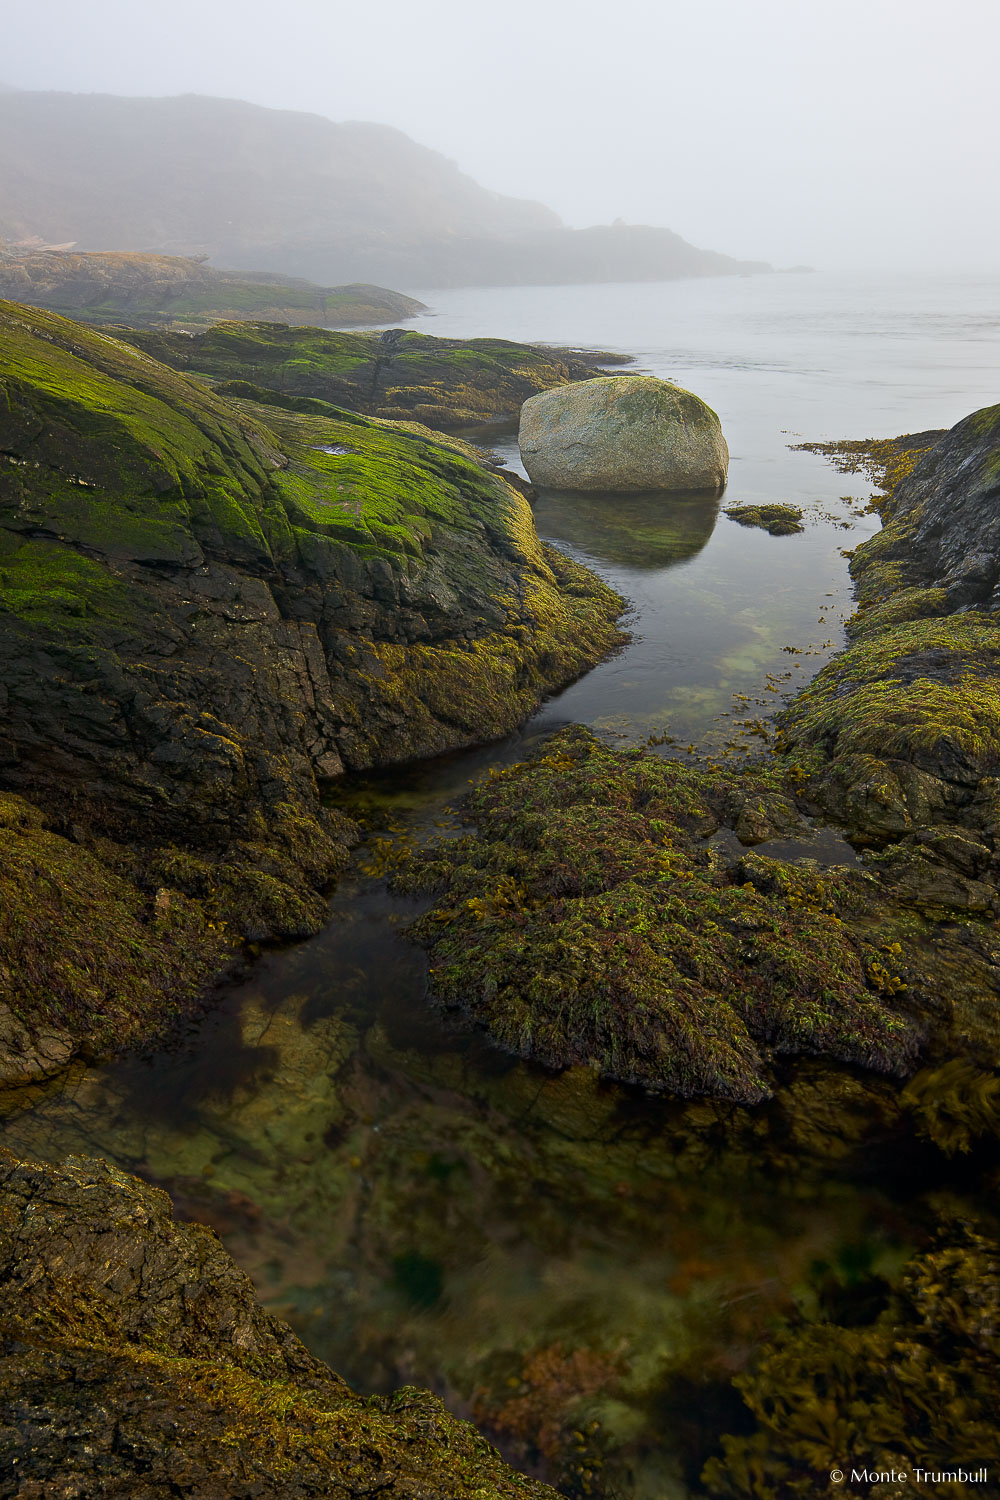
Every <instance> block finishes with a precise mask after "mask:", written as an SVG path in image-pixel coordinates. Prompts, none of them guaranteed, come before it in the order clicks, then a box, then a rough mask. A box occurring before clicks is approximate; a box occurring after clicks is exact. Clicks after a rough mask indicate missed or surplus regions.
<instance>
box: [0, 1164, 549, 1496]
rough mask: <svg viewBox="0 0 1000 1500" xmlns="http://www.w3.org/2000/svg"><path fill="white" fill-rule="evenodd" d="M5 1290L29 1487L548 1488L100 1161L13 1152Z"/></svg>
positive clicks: (3, 1170)
mask: <svg viewBox="0 0 1000 1500" xmlns="http://www.w3.org/2000/svg"><path fill="white" fill-rule="evenodd" d="M0 1283H2V1288H3V1289H2V1291H0V1369H2V1378H3V1388H4V1411H3V1416H2V1417H0V1460H2V1464H3V1468H4V1471H5V1472H6V1473H7V1475H8V1477H9V1478H12V1479H13V1481H14V1483H15V1485H16V1492H17V1493H18V1494H19V1495H22V1496H26V1497H31V1496H38V1497H41V1496H43V1495H52V1494H55V1493H59V1494H76V1495H81V1496H82V1495H87V1496H88V1497H89V1496H95V1497H97V1496H112V1495H115V1496H118V1495H124V1494H126V1493H127V1494H130V1495H140V1494H141V1495H143V1496H149V1497H154V1496H161V1495H162V1496H170V1495H177V1494H191V1495H194V1494H199V1495H209V1494H211V1495H212V1496H213V1497H219V1500H226V1497H233V1500H236V1497H240V1500H242V1497H244V1496H247V1495H250V1494H253V1495H255V1496H259V1497H261V1500H264V1497H270V1496H274V1497H275V1500H277V1497H279V1496H280V1497H282V1500H286V1497H296V1500H307V1497H310V1496H317V1497H319V1496H338V1497H340V1496H343V1497H344V1500H348V1497H351V1496H362V1495H371V1494H375V1493H384V1492H388V1493H393V1494H398V1495H408V1496H409V1495H412V1496H417V1495H419V1496H421V1497H425V1500H445V1497H455V1500H458V1497H462V1500H468V1497H481V1500H515V1497H522V1500H531V1497H536V1500H543V1497H545V1496H552V1495H554V1491H552V1490H550V1489H549V1488H548V1487H547V1486H546V1485H543V1484H540V1483H538V1482H536V1481H534V1480H531V1479H528V1478H526V1477H525V1476H523V1475H521V1474H517V1473H515V1472H514V1471H513V1470H511V1469H509V1468H508V1467H507V1466H506V1465H505V1464H504V1463H503V1462H502V1460H501V1459H500V1456H499V1455H498V1454H497V1453H496V1451H495V1450H494V1449H493V1448H491V1447H490V1446H489V1444H488V1443H487V1442H486V1441H485V1440H484V1439H483V1438H481V1437H480V1436H479V1435H478V1433H477V1432H476V1431H475V1429H474V1428H472V1427H471V1426H470V1425H469V1424H468V1423H466V1422H460V1421H458V1420H457V1419H456V1418H455V1417H453V1416H451V1415H450V1413H449V1412H447V1411H446V1410H445V1408H444V1407H443V1406H442V1404H441V1403H440V1401H438V1400H437V1399H436V1398H435V1397H433V1396H431V1395H430V1394H429V1393H428V1392H426V1391H420V1390H415V1389H410V1388H407V1389H403V1390H400V1391H397V1392H395V1394H393V1395H391V1396H388V1397H371V1398H368V1399H366V1398H364V1397H361V1396H358V1395H356V1394H355V1393H354V1392H353V1391H352V1390H351V1389H350V1387H349V1386H348V1385H347V1384H346V1383H345V1382H344V1381H343V1380H341V1379H340V1378H339V1376H337V1375H335V1374H334V1373H333V1371H332V1370H330V1369H329V1368H328V1367H327V1366H325V1365H323V1364H322V1363H321V1362H320V1361H319V1360H317V1359H314V1358H313V1357H312V1356H311V1355H310V1354H309V1353H308V1352H307V1351H306V1349H305V1348H304V1347H303V1345H302V1344H300V1343H299V1341H298V1339H297V1338H295V1336H294V1335H293V1334H292V1332H291V1330H290V1329H289V1328H288V1327H287V1326H286V1325H285V1324H283V1323H281V1322H279V1321H278V1319H277V1318H274V1317H272V1316H271V1315H270V1314H268V1313H266V1312H264V1310H263V1309H262V1308H261V1307H260V1305H259V1304H258V1302H257V1301H256V1298H255V1296H254V1292H253V1288H252V1286H251V1284H250V1281H249V1280H248V1278H247V1277H246V1276H245V1275H243V1273H242V1272H240V1271H238V1270H237V1269H236V1267H235V1265H234V1264H233V1262H232V1261H231V1260H230V1258H229V1256H228V1255H227V1254H226V1252H225V1250H224V1249H223V1248H222V1245H221V1243H220V1241H219V1240H218V1238H217V1237H216V1235H215V1234H214V1233H213V1232H212V1231H211V1230H209V1229H205V1228H203V1227H201V1226H200V1225H194V1224H179V1223H177V1222H176V1221H175V1220H174V1219H173V1217H172V1213H171V1207H170V1201H169V1199H168V1198H167V1196H166V1194H165V1193H163V1192H160V1191H159V1190H158V1189H156V1188H151V1187H148V1186H146V1185H145V1184H144V1183H141V1182H139V1181H138V1180H137V1179H136V1178H134V1177H129V1176H127V1175H126V1174H124V1173H122V1172H118V1171H116V1170H115V1169H114V1168H113V1167H109V1166H108V1165H107V1164H106V1163H105V1162H101V1161H91V1160H87V1159H86V1158H80V1157H77V1158H70V1160H69V1161H68V1162H66V1163H65V1164H64V1165H63V1166H62V1167H60V1168H52V1167H43V1166H39V1165H36V1164H33V1163H28V1162H19V1161H17V1160H16V1159H15V1158H14V1157H12V1156H11V1155H10V1154H9V1153H8V1152H0Z"/></svg>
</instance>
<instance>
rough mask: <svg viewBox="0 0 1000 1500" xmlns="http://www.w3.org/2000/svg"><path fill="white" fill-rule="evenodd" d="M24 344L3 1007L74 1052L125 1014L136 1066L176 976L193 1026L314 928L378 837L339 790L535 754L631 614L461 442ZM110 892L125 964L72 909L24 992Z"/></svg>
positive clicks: (1, 524) (18, 354)
mask: <svg viewBox="0 0 1000 1500" xmlns="http://www.w3.org/2000/svg"><path fill="white" fill-rule="evenodd" d="M0 343H2V347H3V352H4V374H3V390H4V393H5V398H6V399H5V404H4V405H3V407H2V409H0V450H2V455H3V456H2V459H0V658H2V665H0V700H2V705H3V711H4V719H3V739H2V742H0V762H2V764H0V773H2V780H3V784H4V786H5V787H6V788H7V789H8V790H10V791H11V792H14V793H16V794H17V795H18V796H19V797H20V798H21V799H22V803H21V811H20V812H19V813H18V814H17V816H16V817H15V818H14V823H15V825H16V827H12V828H11V829H10V830H9V831H7V832H6V833H5V835H4V836H5V838H6V839H7V842H8V844H10V843H11V842H12V841H14V842H17V843H18V846H19V848H20V849H21V850H22V854H23V855H24V858H25V860H26V861H27V864H26V875H27V879H26V881H24V880H17V879H16V878H15V877H14V873H13V866H8V870H7V875H8V877H9V878H8V879H7V885H6V891H7V897H8V899H7V902H6V904H5V905H4V907H3V915H2V919H0V998H2V999H3V1000H4V1001H5V1002H6V1003H7V1004H8V1005H9V1007H10V1008H11V1010H12V1011H13V1012H14V1013H15V1015H17V1017H18V1018H19V1020H20V1021H21V1023H22V1024H23V1025H26V1026H27V1027H28V1029H29V1031H31V1030H33V1028H35V1027H36V1026H40V1025H44V1026H46V1027H54V1028H55V1029H56V1030H57V1031H60V1032H62V1033H65V1034H72V1035H75V1036H77V1038H78V1041H79V1042H80V1043H81V1044H82V1042H83V1040H84V1039H85V1038H86V1037H87V1036H88V1035H90V1033H91V1032H92V1030H93V1027H94V1026H95V1025H98V1029H102V1028H103V1030H104V1031H107V1030H108V1027H107V1026H106V1025H105V1023H104V1022H103V1021H101V1022H100V1023H98V1020H97V1019H96V1018H98V1017H100V1016H105V1017H106V1016H108V1015H120V1016H121V1017H122V1019H123V1021H124V1024H125V1035H124V1036H122V1037H121V1038H120V1040H121V1041H127V1040H129V1039H131V1038H132V1037H133V1036H134V1035H136V1034H137V1032H138V1033H141V1032H142V1030H143V1029H144V1028H145V1026H146V1023H147V1021H148V1019H149V1015H151V1014H152V1013H153V1011H155V1008H156V1006H155V992H156V979H155V971H156V970H157V969H159V970H160V972H161V974H162V975H163V979H162V984H161V986H160V988H161V992H162V1010H163V1013H164V1015H166V1016H170V1015H171V1014H175V1013H176V1012H177V1010H178V1009H181V1008H183V1007H184V1006H185V1005H187V1004H188V1003H189V1002H190V1000H191V997H192V995H194V994H196V993H197V992H198V991H199V990H202V989H203V988H204V983H205V979H206V975H207V974H209V973H211V972H212V971H213V969H214V970H215V971H218V969H219V966H220V949H221V950H225V949H227V948H228V950H229V951H230V952H232V951H233V950H234V948H235V946H237V945H238V944H239V942H240V941H241V940H244V939H248V940H251V941H263V940H268V939H273V938H280V937H295V936H302V935H304V934H305V933H308V932H310V931H314V930H315V929H316V927H317V926H318V925H319V923H320V922H321V921H322V919H323V915H324V912H325V900H324V895H323V891H324V887H325V885H326V883H327V882H328V881H329V880H330V878H331V877H332V876H333V875H335V874H336V873H337V871H338V870H339V869H341V868H342V867H343V864H344V861H345V859H346V857H347V850H348V848H349V847H350V845H351V844H352V843H353V842H354V840H355V838H356V830H355V828H354V826H353V824H352V823H351V822H350V820H348V819H347V818H345V817H344V816H342V815H341V814H339V813H336V812H334V811H332V810H330V809H327V808H325V807H324V806H323V805H322V803H321V801H320V797H319V786H320V784H321V783H322V782H323V781H325V780H328V779H330V778H334V777H336V776H338V775H340V774H341V773H342V771H343V770H344V767H345V766H353V767H359V766H362V767H366V766H372V765H379V764H387V763H392V762H395V761H401V760H405V759H409V758H413V757H415V756H420V755H429V754H433V753H436V752H440V751H443V750H447V749H452V748H456V747H459V746H463V745H469V744H472V743H476V742H478V741H481V740H484V739H489V738H491V737H493V736H497V735H500V734H503V733H504V732H506V731H507V730H509V729H511V728H513V727H514V725H515V724H516V723H518V722H519V721H520V720H522V719H523V718H524V717H526V716H527V714H528V713H530V711H531V709H532V708H533V707H534V706H535V705H536V704H537V702H538V701H539V699H540V698H541V697H542V696H543V695H544V694H545V693H546V692H548V691H550V690H551V689H552V688H554V687H555V686H557V685H559V684H560V683H563V682H566V681H568V680H571V679H572V678H573V677H575V676H577V675H578V674H579V673H580V672H581V671H582V670H584V668H585V667H587V666H589V665H591V664H592V663H593V662H594V661H596V660H597V659H599V657H600V656H601V655H603V654H604V653H605V652H606V651H607V650H608V649H609V648H610V647H611V646H613V645H614V644H616V643H617V642H618V641H619V640H620V639H621V637H620V635H619V633H618V631H617V627H616V625H615V623H614V621H615V618H616V616H617V614H618V612H619V609H620V601H619V600H618V599H617V596H615V595H613V594H612V593H611V591H610V590H608V589H607V588H605V587H604V586H603V585H602V584H601V583H599V581H598V580H597V579H596V578H594V577H593V575H591V574H590V573H588V572H587V571H586V570H585V569H584V568H582V567H579V566H577V565H575V564H573V563H572V562H570V561H568V560H564V559H562V558H561V557H559V556H558V555H557V554H554V553H552V552H551V551H546V550H543V548H542V547H541V545H540V543H539V541H538V537H537V534H536V532H535V529H534V526H533V523H532V520H531V514H530V511H529V509H528V506H527V504H526V502H525V500H524V499H523V498H522V497H521V496H520V495H519V494H517V493H516V492H515V491H514V490H512V489H510V488H509V487H508V486H507V485H506V484H505V483H504V481H503V480H502V479H501V478H500V477H499V476H497V475H496V474H494V473H492V472H489V471H487V470H485V469H483V468H482V467H481V466H480V465H479V464H478V463H477V462H476V461H475V457H474V455H473V453H472V451H471V450H469V449H467V448H465V447H464V446H463V445H458V447H457V448H456V447H454V446H452V447H449V446H446V445H445V446H442V444H441V443H440V442H438V441H435V439H434V437H433V436H432V435H431V434H426V433H424V432H422V431H420V430H405V431H403V430H399V429H395V428H391V427H388V426H385V425H381V424H378V423H372V422H368V421H366V420H365V419H362V418H358V417H354V416H351V414H347V415H346V417H345V418H344V419H343V420H341V419H339V418H337V417H334V418H324V417H316V416H309V415H302V414H298V413H292V412H282V411H279V410H277V409H275V411H274V412H273V413H272V412H270V411H269V410H265V411H264V413H263V414H264V416H265V418H267V419H268V420H269V421H270V422H271V425H264V423H263V422H262V421H261V409H260V408H251V407H248V406H247V405H246V404H244V405H243V406H242V407H241V408H240V409H237V408H236V407H234V406H233V405H231V404H230V403H228V402H226V401H224V400H222V399H221V398H219V397H216V396H214V395H212V394H211V392H209V391H208V390H207V389H206V388H205V387H204V386H203V385H199V384H197V383H195V382H192V381H189V380H187V379H186V378H185V377H183V376H181V375H178V374H176V373H175V372H174V371H172V370H169V369H167V368H166V367H165V366H163V365H159V364H156V363H155V362H154V361H153V360H151V359H149V358H148V357H147V356H146V355H143V354H141V353H139V352H138V351H136V350H135V349H133V348H131V347H129V346H127V345H125V344H122V343H120V342H119V341H117V340H113V339H109V338H108V337H106V336H104V335H101V334H98V333H95V332H93V331H92V330H89V329H85V328H83V327H81V326H80V325H78V324H74V323H70V322H68V321H66V320H64V319H61V318H58V317H56V316H54V315H52V314H48V313H44V312H38V311H36V310H33V309H27V308H19V307H18V306H16V305H15V304H4V305H3V307H2V309H0ZM279 429H280V430H279ZM32 808H36V809H37V810H38V816H37V817H36V816H35V815H34V813H32V812H31V809H32ZM25 809H27V811H25ZM28 844H31V845H32V853H31V855H30V857H29V855H28V854H27V852H25V851H26V846H27V845H28ZM88 861H89V867H88V868H89V873H90V876H91V879H90V880H89V882H88V881H87V879H86V878H85V877H86V871H85V867H86V866H87V864H88ZM80 881H82V882H83V883H82V884H80V883H79V882H80ZM116 882H117V884H116ZM126 887H128V889H126ZM129 890H131V894H129ZM88 891H89V892H90V894H91V896H93V897H94V899H93V900H92V902H91V905H92V910H91V914H90V915H91V929H92V931H93V932H94V933H97V934H104V935H105V937H107V945H106V948H105V951H104V952H103V953H102V954H101V955H100V956H99V957H98V956H97V955H95V956H94V960H93V962H92V963H91V962H89V961H88V958H87V951H86V948H87V945H85V950H84V954H83V958H82V961H81V960H80V959H78V956H77V954H76V953H70V952H68V951H66V949H65V945H60V944H59V942H58V930H59V921H60V918H59V914H58V912H57V911H55V910H53V911H52V925H51V926H50V927H48V928H47V929H45V930H46V932H47V938H48V944H49V946H48V949H47V950H46V951H47V952H48V957H46V956H45V951H43V950H45V943H43V944H42V945H41V947H40V948H39V963H40V964H41V965H42V967H43V970H44V972H42V971H39V972H38V974H37V975H36V974H35V973H33V971H32V970H31V968H30V966H29V968H28V969H26V970H25V969H24V967H23V965H24V956H25V955H24V944H23V941H22V939H23V935H24V934H25V933H28V934H30V933H31V930H32V929H31V911H32V905H33V903H34V902H35V901H36V900H37V899H38V898H39V896H42V899H43V909H45V910H48V909H49V908H51V907H52V904H53V898H54V897H57V898H58V899H56V900H55V905H56V906H58V905H59V904H60V901H62V904H63V905H64V906H65V905H67V903H68V905H69V906H73V905H74V903H76V905H77V907H79V905H80V900H81V894H80V893H81V892H88ZM42 893H44V895H42ZM60 893H61V894H60ZM64 898H65V899H64ZM75 921H76V919H75V918H74V919H73V921H71V922H69V924H68V927H69V929H70V930H71V929H72V927H73V926H74V923H75ZM130 924H132V925H131V926H130ZM43 926H44V924H43ZM147 938H148V939H149V941H148V942H147V941H146V939H147ZM98 941H100V939H98ZM53 943H55V947H54V948H53V947H52V944H53ZM158 947H159V950H160V952H159V957H160V959H162V957H163V952H164V951H165V950H167V949H171V950H172V951H175V952H176V953H177V954H178V955H179V956H180V958H179V962H178V963H177V964H170V963H167V964H165V965H162V964H160V963H159V962H158V961H154V960H153V959H152V955H153V953H154V952H155V951H156V950H157V948H158ZM31 951H32V950H31V945H30V942H29V946H28V952H31ZM53 955H55V967H56V969H57V970H58V973H53V971H52V962H53ZM18 964H20V965H22V976H21V979H20V982H19V983H16V982H15V979H14V977H13V976H14V973H15V970H16V967H17V965H18ZM129 1000H130V1001H131V1002H132V1003H131V1004H129V1003H128V1002H129ZM147 1003H148V1007H149V1011H148V1013H147V1009H146V1007H147ZM130 1011H131V1012H132V1013H133V1015H141V1016H143V1017H144V1019H143V1020H142V1021H141V1022H138V1021H136V1022H135V1023H134V1024H133V1023H132V1022H130V1021H129V1020H128V1019H127V1018H128V1015H129V1013H130ZM88 1018H89V1019H88ZM49 1051H50V1055H51V1049H49ZM15 1054H16V1056H15ZM26 1055H27V1054H26V1053H25V1052H24V1049H23V1048H18V1047H13V1048H12V1050H11V1057H12V1059H13V1061H12V1063H11V1068H12V1069H13V1074H12V1076H14V1075H16V1074H17V1072H18V1071H23V1068H24V1066H25V1063H24V1058H25V1057H26ZM18 1058H20V1059H21V1060H20V1061H18V1060H17V1059H18Z"/></svg>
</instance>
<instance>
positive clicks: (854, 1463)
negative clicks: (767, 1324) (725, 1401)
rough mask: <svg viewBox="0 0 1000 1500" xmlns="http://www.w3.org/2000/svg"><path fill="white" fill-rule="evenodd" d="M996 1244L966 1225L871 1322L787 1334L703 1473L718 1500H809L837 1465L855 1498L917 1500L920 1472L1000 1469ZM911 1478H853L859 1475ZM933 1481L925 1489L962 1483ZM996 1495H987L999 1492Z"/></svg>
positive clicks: (766, 1359)
mask: <svg viewBox="0 0 1000 1500" xmlns="http://www.w3.org/2000/svg"><path fill="white" fill-rule="evenodd" d="M998 1328H1000V1246H998V1245H997V1243H996V1241H995V1239H992V1238H991V1237H989V1236H988V1235H986V1234H983V1233H982V1232H980V1231H979V1230H977V1228H976V1226H974V1225H972V1224H966V1223H963V1222H961V1221H958V1222H954V1223H949V1224H946V1225H943V1226H942V1227H941V1228H940V1229H939V1230H938V1233H937V1237H936V1239H935V1241H934V1243H932V1244H931V1245H930V1246H929V1247H928V1248H927V1249H926V1250H924V1251H921V1252H920V1253H919V1254H918V1255H916V1256H914V1257H913V1259H912V1260H910V1261H909V1262H908V1263H907V1265H906V1266H905V1267H904V1269H903V1272H902V1274H901V1275H900V1277H899V1278H898V1281H897V1282H896V1284H895V1285H894V1286H893V1287H892V1289H891V1292H890V1294H889V1297H888V1300H887V1304H886V1306H885V1307H884V1309H883V1310H882V1311H881V1312H880V1313H879V1315H878V1317H877V1318H876V1319H875V1320H874V1321H873V1322H862V1323H859V1324H851V1325H848V1326H843V1325H838V1324H837V1323H833V1322H818V1323H808V1324H802V1325H800V1326H799V1327H797V1328H790V1329H789V1330H788V1331H786V1332H785V1333H783V1334H780V1335H779V1336H778V1337H777V1338H775V1340H774V1341H773V1342H772V1343H770V1344H768V1345H767V1346H765V1348H764V1349H763V1350H762V1351H761V1352H760V1354H759V1355H758V1357H757V1359H756V1360H755V1362H754V1364H753V1365H752V1367H751V1369H750V1370H749V1371H747V1373H746V1374H744V1375H740V1376H737V1378H736V1381H735V1385H736V1387H737V1389H738V1390H739V1391H740V1393H741V1395H742V1397H743V1400H744V1401H745V1403H746V1405H747V1407H748V1408H749V1411H750V1413H751V1414H752V1416H753V1419H754V1428H753V1431H752V1432H751V1433H750V1435H749V1436H729V1437H724V1438H723V1439H722V1448H723V1453H722V1456H721V1457H717V1458H713V1459H711V1460H710V1461H709V1462H708V1464H707V1465H706V1467H705V1472H704V1476H703V1478H704V1481H705V1484H706V1487H707V1489H708V1492H709V1494H710V1495H713V1496H719V1497H720V1500H722V1497H725V1500H779V1497H782V1496H786V1495H787V1496H803V1497H805V1496H812V1495H815V1494H816V1493H817V1492H818V1491H819V1490H820V1489H821V1488H822V1489H824V1490H825V1489H826V1486H827V1485H828V1484H829V1482H830V1481H829V1476H830V1469H831V1465H833V1466H835V1467H836V1468H838V1469H839V1470H841V1471H846V1472H847V1479H848V1483H846V1484H845V1485H844V1492H845V1493H847V1494H853V1495H870V1494H879V1495H892V1496H894V1497H896V1500H900V1497H902V1496H905V1495H907V1494H908V1493H910V1491H911V1490H912V1488H913V1487H914V1485H913V1470H914V1465H915V1464H919V1465H920V1466H921V1468H922V1469H925V1470H929V1471H936V1472H939V1473H940V1472H943V1473H946V1474H947V1473H948V1472H951V1473H954V1472H955V1471H956V1470H957V1469H958V1468H959V1467H960V1466H961V1467H964V1468H965V1469H966V1471H970V1470H978V1469H979V1468H980V1465H990V1466H991V1465H992V1462H993V1461H994V1459H993V1455H994V1454H995V1453H996V1442H997V1412H998V1410H1000V1374H998V1370H1000V1334H998ZM854 1469H857V1470H861V1471H865V1470H869V1469H873V1470H876V1471H890V1472H891V1471H893V1470H895V1471H897V1473H898V1472H899V1471H902V1472H903V1473H907V1474H909V1475H910V1476H911V1477H910V1480H909V1482H907V1481H903V1482H902V1483H899V1482H897V1483H892V1482H891V1481H888V1482H886V1481H885V1480H883V1479H881V1478H880V1477H875V1478H874V1480H873V1481H868V1480H861V1481H860V1482H858V1481H855V1480H854V1479H853V1478H852V1470H854ZM966 1487H967V1486H963V1485H960V1484H955V1483H954V1482H950V1481H949V1480H948V1479H944V1480H943V1481H940V1482H935V1480H934V1478H933V1473H932V1477H931V1478H929V1479H927V1480H923V1481H921V1482H920V1490H921V1493H925V1494H928V1495H934V1496H950V1495H954V1494H956V1493H958V1492H959V1491H960V1490H961V1489H963V1488H966ZM993 1492H994V1491H993V1489H992V1487H991V1489H990V1490H989V1491H983V1493H993Z"/></svg>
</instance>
